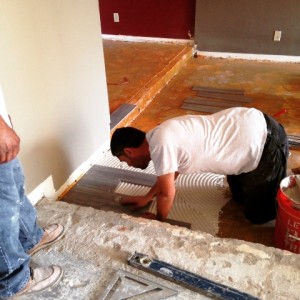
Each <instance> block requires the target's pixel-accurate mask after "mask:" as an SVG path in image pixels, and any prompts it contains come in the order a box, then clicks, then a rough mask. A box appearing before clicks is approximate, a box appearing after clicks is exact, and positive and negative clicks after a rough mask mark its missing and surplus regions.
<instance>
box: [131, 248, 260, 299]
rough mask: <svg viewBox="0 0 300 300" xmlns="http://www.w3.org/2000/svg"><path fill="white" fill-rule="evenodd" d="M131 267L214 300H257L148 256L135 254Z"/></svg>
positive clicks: (132, 257)
mask: <svg viewBox="0 0 300 300" xmlns="http://www.w3.org/2000/svg"><path fill="white" fill-rule="evenodd" d="M128 263H129V264H130V265H131V266H134V267H136V268H139V269H141V270H144V271H148V272H150V273H152V274H155V275H158V276H160V277H162V278H165V279H168V280H171V281H174V282H177V283H179V284H181V285H183V286H185V287H187V288H189V289H191V290H193V291H195V292H198V293H201V294H206V295H207V296H213V297H215V298H216V299H228V300H229V299H230V300H258V298H256V297H254V296H252V295H249V294H247V293H244V292H241V291H238V290H236V289H233V288H230V287H228V286H226V285H223V284H220V283H217V282H214V281H212V280H209V279H207V278H204V277H202V276H199V275H197V274H194V273H191V272H188V271H185V270H182V269H179V268H177V267H175V266H173V265H170V264H168V263H166V262H163V261H159V260H156V259H151V258H150V257H149V256H148V255H146V254H142V253H138V252H136V253H135V254H133V255H132V256H131V257H130V258H129V259H128Z"/></svg>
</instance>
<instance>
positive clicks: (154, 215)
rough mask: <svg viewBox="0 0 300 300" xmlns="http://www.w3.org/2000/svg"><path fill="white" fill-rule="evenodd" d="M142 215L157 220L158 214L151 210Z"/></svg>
mask: <svg viewBox="0 0 300 300" xmlns="http://www.w3.org/2000/svg"><path fill="white" fill-rule="evenodd" d="M141 217H142V218H145V219H149V220H156V214H154V213H152V212H149V211H147V212H145V213H143V214H142V215H141Z"/></svg>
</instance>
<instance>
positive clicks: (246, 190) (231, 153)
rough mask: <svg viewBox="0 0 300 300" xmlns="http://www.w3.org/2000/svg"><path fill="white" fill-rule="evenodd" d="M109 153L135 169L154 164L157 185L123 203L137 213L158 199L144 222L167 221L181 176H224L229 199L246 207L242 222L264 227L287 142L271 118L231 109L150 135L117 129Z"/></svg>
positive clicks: (171, 123)
mask: <svg viewBox="0 0 300 300" xmlns="http://www.w3.org/2000/svg"><path fill="white" fill-rule="evenodd" d="M111 152H112V154H113V155H114V156H116V157H118V159H119V160H120V161H124V162H126V163H127V164H128V165H129V166H132V167H135V168H140V169H145V168H146V167H147V166H148V164H149V162H150V160H152V161H153V165H154V168H155V172H156V175H157V181H156V183H155V185H154V186H153V187H152V188H151V189H150V191H149V192H148V193H147V195H145V196H134V197H126V198H123V199H122V200H121V203H122V204H128V205H132V206H133V208H141V207H144V206H145V205H147V203H149V202H150V201H151V200H152V199H153V197H154V196H156V198H157V214H156V215H151V214H148V215H147V216H146V217H148V218H155V219H158V220H162V221H163V220H165V219H166V218H167V216H168V213H169V212H170V210H171V208H172V205H173V201H174V196H175V180H176V177H177V175H178V174H179V173H182V174H192V173H200V172H211V173H216V174H223V175H227V181H228V184H229V187H230V190H231V193H232V198H233V199H234V200H236V201H239V202H242V203H243V204H244V212H245V216H246V218H247V219H248V220H249V221H250V222H252V223H254V224H262V223H265V222H268V221H270V220H273V219H274V218H275V217H276V193H277V190H278V187H279V184H280V181H281V180H282V178H284V177H285V176H286V168H287V158H288V140H287V136H286V133H285V131H284V128H283V127H282V126H281V125H280V124H279V123H278V122H276V121H275V120H274V119H273V118H271V117H270V116H268V115H266V114H264V113H262V112H261V111H259V110H257V109H254V108H243V107H235V108H230V109H226V110H223V111H220V112H217V113H215V114H212V115H209V116H201V115H187V116H182V117H178V118H174V119H170V120H167V121H165V122H163V123H162V124H160V125H159V126H157V127H155V128H154V129H152V130H150V131H149V132H148V133H145V132H143V131H141V130H138V129H136V128H133V127H123V128H119V129H117V130H116V131H115V132H114V134H113V136H112V138H111Z"/></svg>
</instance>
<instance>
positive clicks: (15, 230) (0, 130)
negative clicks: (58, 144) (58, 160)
mask: <svg viewBox="0 0 300 300" xmlns="http://www.w3.org/2000/svg"><path fill="white" fill-rule="evenodd" d="M19 150H20V138H19V137H18V135H17V134H16V132H15V131H14V130H13V128H12V126H11V122H10V118H9V116H8V114H7V111H6V107H5V103H4V99H3V94H2V90H1V86H0V299H10V298H12V297H15V296H17V295H25V294H29V293H33V292H38V291H42V290H45V289H46V288H48V287H50V286H53V285H54V284H56V283H57V282H58V281H59V280H60V279H61V277H62V274H63V271H62V269H61V268H60V267H59V266H48V267H38V268H30V266H29V263H30V256H31V255H33V254H34V253H36V252H37V251H39V250H40V249H42V248H44V247H46V246H49V245H51V244H53V243H54V242H56V241H57V240H59V239H60V238H61V237H62V235H63V233H64V227H63V226H62V225H60V224H52V225H50V226H47V227H45V228H44V229H42V228H40V227H39V225H38V224H37V220H36V211H35V209H34V207H33V206H32V204H31V203H30V201H29V199H28V198H27V197H26V195H25V194H24V175H23V172H22V168H21V165H20V163H19V161H18V159H17V154H18V153H19Z"/></svg>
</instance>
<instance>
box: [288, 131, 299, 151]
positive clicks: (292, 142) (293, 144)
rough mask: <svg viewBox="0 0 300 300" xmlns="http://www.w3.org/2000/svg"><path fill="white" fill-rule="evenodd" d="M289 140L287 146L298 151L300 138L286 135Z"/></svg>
mask: <svg viewBox="0 0 300 300" xmlns="http://www.w3.org/2000/svg"><path fill="white" fill-rule="evenodd" d="M287 137H288V140H289V146H290V148H293V149H300V136H299V135H289V134H288V135H287Z"/></svg>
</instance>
